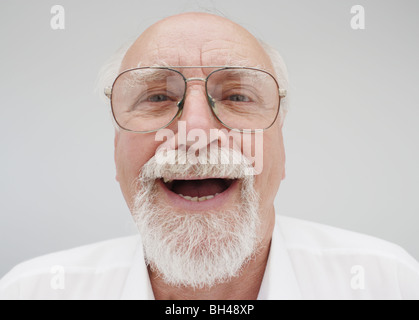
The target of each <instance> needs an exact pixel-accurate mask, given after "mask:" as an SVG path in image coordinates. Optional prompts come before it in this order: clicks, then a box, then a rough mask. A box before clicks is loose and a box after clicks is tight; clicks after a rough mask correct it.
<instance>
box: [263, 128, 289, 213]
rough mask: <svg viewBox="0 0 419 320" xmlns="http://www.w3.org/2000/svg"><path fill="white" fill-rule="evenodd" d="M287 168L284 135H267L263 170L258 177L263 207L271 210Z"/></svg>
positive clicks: (264, 144) (264, 142) (264, 145)
mask: <svg viewBox="0 0 419 320" xmlns="http://www.w3.org/2000/svg"><path fill="white" fill-rule="evenodd" d="M284 168H285V152H284V145H283V140H282V134H276V135H267V134H266V135H265V136H264V140H263V170H262V172H261V174H259V175H258V176H256V188H257V190H258V191H259V194H260V197H261V199H262V206H264V207H265V208H266V209H269V208H270V207H271V205H272V204H273V201H274V199H275V196H276V193H277V191H278V188H279V185H280V183H281V180H282V179H283V173H284Z"/></svg>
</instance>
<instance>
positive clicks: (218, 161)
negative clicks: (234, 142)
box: [140, 147, 253, 181]
mask: <svg viewBox="0 0 419 320" xmlns="http://www.w3.org/2000/svg"><path fill="white" fill-rule="evenodd" d="M190 155H191V152H190V151H185V150H182V149H176V150H164V151H161V152H157V153H156V154H155V155H154V156H153V157H152V158H151V159H150V160H149V161H148V162H147V163H146V164H145V165H144V166H143V168H142V170H141V175H140V179H141V180H142V181H147V180H155V179H160V178H164V179H168V180H169V179H170V180H175V179H179V180H180V179H185V178H189V179H191V178H224V179H243V178H246V177H249V176H252V175H253V174H252V173H253V167H252V165H251V162H250V160H248V159H247V158H246V157H245V156H244V155H243V154H242V153H241V152H239V151H237V150H234V149H228V148H220V147H217V148H210V150H209V151H206V152H201V153H200V154H199V156H198V157H194V158H193V157H192V158H191V156H190ZM195 160H196V161H195Z"/></svg>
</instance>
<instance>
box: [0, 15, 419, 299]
mask: <svg viewBox="0 0 419 320" xmlns="http://www.w3.org/2000/svg"><path fill="white" fill-rule="evenodd" d="M114 65H117V66H118V74H116V75H114V76H113V79H112V81H113V82H111V83H110V84H109V85H110V86H109V87H107V88H105V92H106V95H107V96H108V97H109V98H110V102H111V106H112V113H113V117H114V120H115V125H116V128H117V129H116V133H115V162H116V169H117V181H118V182H119V184H120V186H121V190H122V193H123V195H124V197H125V200H126V202H127V204H128V206H129V208H130V210H131V212H132V215H133V217H134V220H135V222H136V224H137V226H138V228H139V230H140V235H141V237H138V236H133V237H128V238H124V239H117V240H111V241H107V242H103V243H99V244H94V245H90V246H85V247H82V248H77V249H73V250H69V251H64V252H61V253H56V254H52V255H49V256H45V257H41V258H38V259H34V260H32V261H29V262H26V263H23V264H21V265H19V266H17V267H16V268H15V269H13V270H12V271H11V272H10V273H9V274H8V275H6V277H5V278H3V280H2V281H1V283H0V297H2V298H29V299H32V298H63V299H72V298H80V299H92V298H99V299H301V298H303V299H310V298H317V299H327V298H332V299H336V298H339V299H363V298H365V299H375V298H377V299H381V298H397V299H402V298H407V299H409V298H410V299H413V298H419V265H418V263H417V262H416V261H415V260H414V259H413V258H411V257H410V256H409V255H408V254H407V253H405V252H404V251H403V250H402V249H400V248H399V247H397V246H395V245H392V244H389V243H387V242H385V241H382V240H378V239H374V238H372V237H368V236H363V235H359V234H355V233H351V232H348V231H343V230H339V229H335V228H332V227H327V226H322V225H319V224H314V223H309V222H304V221H299V220H296V219H291V218H285V217H277V216H275V210H274V205H273V203H274V198H275V195H276V193H277V191H278V188H279V185H280V182H281V180H282V179H283V178H284V176H285V169H284V164H285V152H284V145H283V137H282V132H281V130H282V124H283V121H284V117H285V112H286V108H287V100H286V99H287V98H286V95H287V91H286V90H287V85H288V83H287V75H286V69H285V66H284V64H283V63H282V60H281V58H280V56H279V55H278V54H277V53H276V52H275V51H274V50H273V49H272V48H270V47H269V46H267V45H265V44H262V43H261V42H260V41H258V40H257V39H256V38H255V37H254V36H252V35H251V34H250V33H249V32H248V31H247V30H245V29H243V28H242V27H241V26H239V25H237V24H235V23H233V22H231V21H229V20H227V19H225V18H222V17H219V16H215V15H211V14H204V13H187V14H181V15H177V16H173V17H169V18H166V19H164V20H162V21H159V22H158V23H156V24H154V25H153V26H151V27H150V28H148V29H147V30H146V31H145V32H144V33H143V34H142V35H141V36H140V37H139V38H138V39H137V40H136V41H135V42H134V43H133V44H132V45H131V46H130V47H129V49H128V50H127V51H126V52H124V54H123V55H121V56H120V59H118V60H117V61H116V63H114ZM108 71H109V70H108ZM107 73H108V74H109V72H107ZM112 83H113V84H112Z"/></svg>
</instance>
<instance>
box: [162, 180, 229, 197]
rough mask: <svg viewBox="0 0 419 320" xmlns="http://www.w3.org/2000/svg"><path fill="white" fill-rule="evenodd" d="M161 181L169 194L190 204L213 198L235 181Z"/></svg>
mask: <svg viewBox="0 0 419 320" xmlns="http://www.w3.org/2000/svg"><path fill="white" fill-rule="evenodd" d="M161 181H162V182H163V184H164V185H165V186H166V188H167V189H169V190H170V191H171V192H173V193H176V194H177V195H179V196H181V197H182V198H184V199H186V200H189V201H192V202H202V201H207V200H211V199H213V198H215V197H216V196H218V195H220V194H222V193H223V192H225V191H226V190H227V189H229V188H230V187H231V186H232V185H233V183H234V182H235V181H237V179H223V178H209V179H197V180H177V179H175V180H169V179H165V178H162V179H161Z"/></svg>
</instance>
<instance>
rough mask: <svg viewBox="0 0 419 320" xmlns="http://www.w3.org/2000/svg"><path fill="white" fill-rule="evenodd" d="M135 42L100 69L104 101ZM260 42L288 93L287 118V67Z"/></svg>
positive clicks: (98, 87)
mask: <svg viewBox="0 0 419 320" xmlns="http://www.w3.org/2000/svg"><path fill="white" fill-rule="evenodd" d="M134 41H135V39H134V40H130V41H128V42H126V43H125V44H124V45H122V46H121V47H120V48H119V49H118V50H117V51H116V52H115V53H114V54H113V55H112V56H111V58H110V59H109V60H108V61H107V62H106V63H105V64H104V65H103V67H102V68H101V69H100V72H99V76H98V80H97V85H96V90H97V91H98V92H99V94H100V96H101V98H102V99H104V100H105V95H104V94H103V90H104V88H106V87H110V86H112V84H113V82H114V80H115V79H116V77H117V76H118V74H119V73H120V72H121V70H120V69H121V64H122V60H123V59H124V57H125V54H126V53H127V51H128V49H129V48H130V47H131V45H132V44H133V43H134ZM258 41H259V43H260V45H261V46H262V48H263V49H264V50H265V52H266V53H267V55H268V56H269V58H270V59H271V62H272V65H273V67H274V71H275V73H276V80H277V81H278V85H279V87H280V88H281V89H286V90H287V91H288V93H287V96H286V97H285V98H282V99H281V108H280V114H281V116H282V117H285V115H286V113H287V112H288V108H289V81H288V70H287V66H286V64H285V62H284V60H283V59H282V57H281V55H280V54H279V52H278V51H277V50H276V49H275V48H274V47H272V46H271V45H269V44H267V43H266V42H264V41H262V40H260V39H258Z"/></svg>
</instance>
